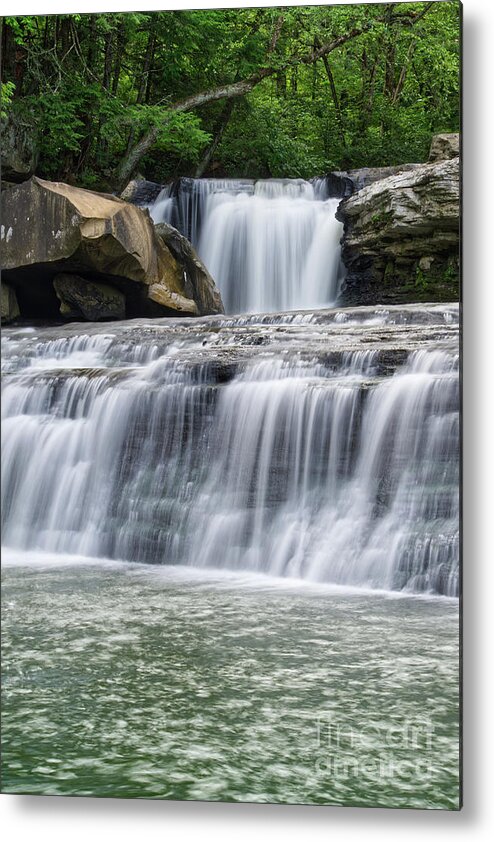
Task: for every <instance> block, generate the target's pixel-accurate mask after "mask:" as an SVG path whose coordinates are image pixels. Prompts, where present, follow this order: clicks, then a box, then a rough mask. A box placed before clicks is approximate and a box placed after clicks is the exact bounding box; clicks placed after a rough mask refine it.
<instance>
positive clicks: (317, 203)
mask: <svg viewBox="0 0 494 842" xmlns="http://www.w3.org/2000/svg"><path fill="white" fill-rule="evenodd" d="M338 204H339V199H334V198H329V197H328V189H327V184H326V180H325V179H322V178H321V179H314V181H313V182H307V181H303V180H302V179H269V180H265V181H263V180H259V181H249V180H247V179H237V180H235V179H197V180H195V179H181V180H180V182H179V183H178V185H171V186H170V185H169V186H166V187H165V188H164V189H163V190H162V191H161V193H160V194H159V196H158V198H157V199H156V202H155V203H154V204H153V205H152V206H151V207H150V213H151V216H152V218H153V220H154V221H155V222H168V223H170V224H171V225H174V226H175V227H176V228H178V229H179V230H180V231H182V233H184V234H185V236H187V237H188V238H189V239H190V240H191V242H192V243H193V245H194V246H195V247H196V248H197V250H198V253H199V255H200V257H201V259H202V260H203V261H204V263H205V264H206V266H207V268H208V269H209V271H210V273H211V275H212V276H213V278H214V279H215V281H216V283H217V284H218V287H219V289H220V292H221V295H222V298H223V303H224V305H225V309H226V312H227V313H253V312H276V311H279V310H295V309H310V308H316V307H323V306H327V305H330V304H332V303H334V302H335V301H336V299H337V297H338V292H339V287H340V283H341V280H342V269H341V262H340V239H341V235H342V225H341V223H340V222H338V221H337V219H336V218H335V213H336V209H337V207H338Z"/></svg>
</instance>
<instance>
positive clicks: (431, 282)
mask: <svg viewBox="0 0 494 842" xmlns="http://www.w3.org/2000/svg"><path fill="white" fill-rule="evenodd" d="M459 192H460V191H459V160H458V158H453V159H451V160H446V161H440V162H439V163H436V164H422V165H420V166H419V167H414V169H413V170H411V171H408V172H404V173H401V174H399V175H393V176H390V177H388V178H385V179H382V180H380V181H376V182H374V183H373V184H370V185H369V186H368V187H365V188H363V189H362V190H360V191H359V192H357V193H355V194H354V195H353V196H351V197H350V198H349V199H346V200H344V201H343V202H342V203H341V204H340V206H339V208H338V212H337V216H338V218H339V219H340V220H341V221H342V222H343V224H344V236H343V241H342V257H343V262H344V264H345V267H346V270H347V278H346V283H345V287H344V290H343V301H344V303H345V304H367V303H369V304H370V303H374V302H377V301H379V302H384V303H386V302H388V303H406V302H408V301H418V300H426V299H427V296H429V300H444V298H448V297H449V298H450V299H453V300H455V299H456V298H457V297H458V290H457V283H458V269H457V265H458V250H459ZM425 258H429V261H427V260H424V259H425ZM427 266H428V267H429V268H426V267H427ZM428 273H429V276H428ZM424 297H425V298H424Z"/></svg>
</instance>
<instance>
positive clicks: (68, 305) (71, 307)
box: [53, 274, 125, 322]
mask: <svg viewBox="0 0 494 842" xmlns="http://www.w3.org/2000/svg"><path fill="white" fill-rule="evenodd" d="M53 286H54V288H55V292H56V294H57V297H58V298H59V299H60V302H61V305H60V313H61V315H62V316H64V317H65V318H78V317H82V318H84V319H87V320H88V321H91V322H99V321H107V320H109V319H125V295H124V294H123V292H121V291H120V290H119V289H116V288H115V287H111V286H109V285H108V284H100V283H97V282H95V281H88V280H86V279H85V278H81V277H80V276H79V275H68V274H60V275H57V276H56V277H55V278H54V280H53Z"/></svg>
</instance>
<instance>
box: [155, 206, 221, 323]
mask: <svg viewBox="0 0 494 842" xmlns="http://www.w3.org/2000/svg"><path fill="white" fill-rule="evenodd" d="M155 231H156V233H157V234H158V236H159V237H161V239H162V240H163V242H164V243H165V245H166V246H167V248H168V249H169V250H170V251H171V253H172V254H173V256H174V257H175V259H176V260H177V262H178V263H179V264H180V266H183V269H184V279H185V290H186V292H187V294H188V295H190V297H191V298H193V299H194V301H195V302H196V304H197V307H198V310H199V313H201V314H202V315H206V314H207V313H224V312H225V311H224V309H223V302H222V300H221V296H220V293H219V291H218V288H217V287H216V284H215V282H214V281H213V279H212V277H211V275H210V274H209V272H208V270H207V269H206V267H205V265H204V263H202V261H201V260H200V258H199V257H198V255H197V252H196V251H195V249H194V247H193V246H192V244H191V243H190V242H189V240H188V239H187V238H186V237H184V236H183V234H181V233H180V231H177V229H176V228H173V226H172V225H168V224H167V223H166V222H160V223H158V225H156V226H155Z"/></svg>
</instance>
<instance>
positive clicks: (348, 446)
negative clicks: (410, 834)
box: [2, 204, 459, 596]
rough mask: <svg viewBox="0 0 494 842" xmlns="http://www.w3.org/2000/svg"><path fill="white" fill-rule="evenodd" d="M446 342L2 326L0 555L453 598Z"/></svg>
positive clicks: (448, 326)
mask: <svg viewBox="0 0 494 842" xmlns="http://www.w3.org/2000/svg"><path fill="white" fill-rule="evenodd" d="M219 207H220V210H221V204H220V205H219ZM457 333H458V307H457V306H455V305H407V306H405V307H401V308H398V307H395V308H393V307H390V308H388V309H387V310H383V309H382V308H379V307H374V308H363V307H361V308H355V309H354V310H319V311H317V312H300V313H297V312H294V313H281V314H271V315H269V314H268V315H259V316H236V317H230V318H229V317H209V318H206V319H197V320H194V321H193V322H191V321H190V320H186V319H174V320H166V321H165V322H163V321H157V320H148V321H140V322H122V323H112V324H111V325H109V324H107V325H90V326H88V325H85V327H84V332H83V333H82V332H81V327H80V325H77V324H72V325H66V326H63V327H43V328H14V327H13V328H7V329H5V330H4V331H3V339H2V344H3V367H4V387H3V400H2V418H3V420H2V528H3V542H4V544H5V545H6V546H7V547H9V548H15V549H17V550H25V551H29V552H33V551H45V552H49V553H50V554H52V555H53V554H77V555H83V556H88V557H101V558H111V559H121V560H129V561H137V562H151V563H157V564H174V565H192V566H195V567H207V568H226V569H229V570H241V571H251V572H262V573H266V574H270V575H274V576H290V577H297V578H302V579H305V580H310V581H314V582H327V583H334V584H338V585H345V586H359V587H368V588H378V589H386V590H408V591H412V592H417V593H424V592H432V593H439V594H444V595H448V596H455V595H457V593H458V564H459V561H458V555H459V550H458V523H459V508H458V506H459V501H458V424H459V420H458V409H459V394H458V351H457V339H458V336H457Z"/></svg>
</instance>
